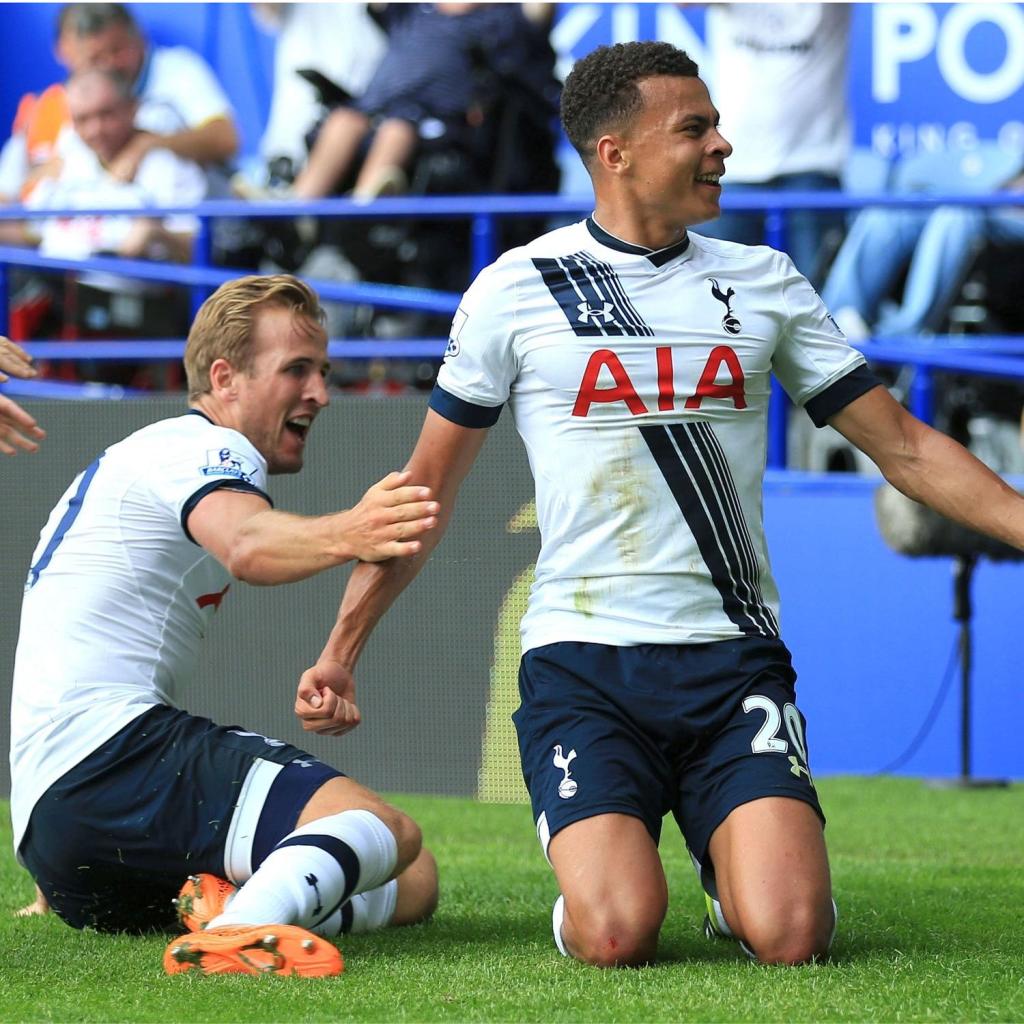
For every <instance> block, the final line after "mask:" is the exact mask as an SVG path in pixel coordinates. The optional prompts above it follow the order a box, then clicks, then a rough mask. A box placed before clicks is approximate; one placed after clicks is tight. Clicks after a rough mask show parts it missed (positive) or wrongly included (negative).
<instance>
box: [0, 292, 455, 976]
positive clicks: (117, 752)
mask: <svg viewBox="0 0 1024 1024" xmlns="http://www.w3.org/2000/svg"><path fill="white" fill-rule="evenodd" d="M322 322H323V312H322V310H321V308H320V305H319V302H318V300H317V297H316V295H315V294H314V293H313V292H312V291H311V290H310V289H309V288H308V287H307V286H306V285H305V284H303V283H302V282H300V281H299V280H297V279H296V278H293V277H288V276H285V275H282V276H277V277H247V278H240V279H238V280H235V281H231V282H228V283H227V284H225V285H223V286H221V287H220V288H219V289H218V290H217V291H216V292H215V293H214V294H213V295H212V296H211V297H210V298H209V299H207V301H206V302H205V303H204V304H203V306H202V307H201V309H200V310H199V313H198V314H197V316H196V319H195V322H194V324H193V326H192V329H191V331H190V333H189V338H188V342H187V345H186V352H185V367H186V373H187V376H188V382H189V404H190V406H191V408H190V410H189V411H188V412H187V413H186V414H185V415H182V416H178V417H174V418H171V419H167V420H163V421H160V422H157V423H153V424H151V425H150V426H147V427H144V428H143V429H141V430H138V431H136V432H135V433H134V434H131V435H130V436H128V437H126V438H125V439H124V440H122V441H119V442H118V443H116V444H113V445H111V446H110V447H109V448H108V449H107V450H106V451H104V452H102V453H100V454H99V455H98V456H97V458H96V459H95V460H94V461H93V462H92V463H91V464H90V465H89V466H88V467H86V468H85V469H84V470H83V471H82V473H80V474H79V475H78V477H76V478H75V480H73V481H72V483H71V485H70V486H69V487H68V489H67V491H66V492H65V493H64V495H63V496H62V497H61V499H60V500H59V501H58V502H57V504H56V506H55V507H54V509H53V511H52V513H51V514H50V517H49V519H48V521H47V523H46V525H45V526H44V527H43V530H42V532H41V534H40V538H39V543H38V545H37V547H36V549H35V552H34V553H33V555H32V560H31V566H30V568H29V572H28V578H27V581H26V585H25V597H24V602H23V605H22V616H21V627H20V632H19V637H18V646H17V650H16V654H15V666H14V685H13V697H12V706H11V780H12V787H11V817H12V822H13V826H14V844H15V850H16V851H17V854H18V857H19V860H20V861H21V863H23V864H24V865H25V866H26V867H27V868H28V869H29V871H30V872H31V874H32V876H33V877H34V878H35V880H36V883H37V886H38V888H39V893H40V897H41V902H40V903H39V904H38V905H37V906H36V908H34V909H36V910H39V909H43V908H44V907H45V905H46V904H47V903H48V904H49V906H50V907H51V908H52V909H53V910H54V911H55V912H56V913H57V914H58V915H59V916H60V917H61V918H62V919H63V920H64V921H65V922H67V923H68V924H70V925H72V926H73V927H78V928H82V927H92V928H96V929H98V930H101V931H125V930H130V931H141V930H146V929H148V928H154V927H160V928H165V927H167V926H168V925H170V924H172V923H173V921H174V909H173V907H172V897H174V896H175V895H176V894H178V892H179V889H180V890H181V895H180V902H179V912H180V916H181V921H182V922H183V923H184V924H185V925H186V926H187V927H189V929H190V933H189V934H187V935H184V936H183V937H182V938H180V939H178V940H177V941H176V942H174V943H172V944H171V946H170V947H168V950H167V952H166V954H165V957H164V967H165V969H166V970H167V971H168V972H169V973H177V972H180V971H185V970H192V969H198V970H200V971H203V972H209V973H224V972H238V973H250V974H260V973H266V972H268V971H273V972H276V973H281V974H290V973H293V972H294V973H299V974H304V975H323V974H335V973H337V972H338V971H340V970H341V969H342V962H341V957H340V954H339V953H338V950H337V949H336V947H335V946H334V945H333V944H332V943H331V942H330V941H325V940H330V939H331V938H333V937H335V936H337V935H339V934H341V933H343V932H348V931H364V930H367V929H370V928H376V927H380V926H382V925H385V924H404V923H412V922H415V921H419V920H422V919H423V918H425V917H426V916H428V915H429V914H430V913H431V912H432V911H433V908H434V905H435V903H436V899H437V875H436V867H435V865H434V861H433V858H432V857H431V855H430V854H429V853H428V852H427V851H426V850H425V849H424V848H423V847H422V845H421V835H420V830H419V828H418V827H417V826H416V824H415V823H414V822H413V821H412V820H411V819H410V818H408V817H407V816H406V815H404V814H403V813H402V812H400V811H398V810H397V809H395V808H393V807H391V806H389V805H388V804H385V803H384V802H383V801H382V800H381V799H380V797H378V796H377V795H376V794H374V793H372V792H371V791H370V790H368V789H366V788H364V787H362V786H360V785H359V784H358V783H356V782H355V781H354V780H353V779H351V778H348V777H346V776H344V775H343V774H342V773H340V772H338V771H337V770H335V769H334V768H331V767H329V766H327V765H325V764H323V763H322V762H320V761H319V760H318V759H317V758H315V757H312V756H310V755H309V754H305V753H303V752H302V751H301V750H298V749H297V748H295V747H293V746H291V745H289V744H286V743H283V742H281V741H280V740H275V739H271V738H268V737H265V736H262V735H260V734H258V733H254V732H250V731H248V730H247V729H245V728H240V727H238V726H228V727H222V726H217V725H215V724H214V723H213V722H211V721H209V720H207V719H205V718H198V717H196V716H193V715H189V714H188V713H187V712H185V711H183V710H179V709H177V708H176V706H175V699H176V693H177V691H178V689H179V688H180V686H181V684H182V681H183V679H185V678H186V677H187V676H188V675H189V674H190V673H191V672H192V670H193V666H194V664H195V662H196V659H197V658H198V656H199V652H200V642H201V640H202V638H203V635H204V634H205V632H206V631H207V629H208V627H209V621H210V618H211V616H212V615H213V614H215V612H216V611H217V609H218V607H219V606H220V604H221V602H222V601H223V600H224V599H225V598H226V596H227V595H228V592H229V590H230V588H231V586H232V585H233V583H234V581H235V580H243V581H245V582H248V583H252V584H256V585H261V586H263V585H273V584H283V583H289V582H293V581H296V580H301V579H304V578H306V577H308V576H311V575H313V574H314V573H318V572H322V571H324V570H326V569H329V568H331V567H333V566H336V565H339V564H341V563H343V562H347V561H350V560H352V559H368V560H374V559H380V558H403V557H408V556H411V555H412V554H415V553H416V552H417V551H418V550H419V549H420V547H421V544H422V539H421V538H422V537H423V535H424V534H425V533H426V532H427V531H429V530H430V529H431V528H432V527H433V526H434V525H435V523H436V516H437V511H438V506H437V503H436V502H434V501H432V500H431V498H430V492H429V490H427V489H426V488H423V487H419V486H413V485H412V483H411V482H410V476H409V474H408V473H391V474H389V475H388V476H387V477H385V478H384V479H383V480H381V481H380V482H379V483H378V484H376V485H374V486H373V487H371V488H370V489H369V490H368V491H367V492H366V494H365V495H364V496H363V498H362V499H361V501H360V502H359V503H358V504H357V505H355V507H353V508H351V509H348V510H343V511H340V512H336V513H333V514H331V515H324V516H314V517H309V516H297V515H291V514H289V513H287V512H280V511H277V510H275V509H274V508H273V507H272V504H271V501H270V498H269V497H268V495H267V493H266V488H267V479H268V477H269V476H273V475H274V474H278V473H297V472H299V470H301V468H302V465H303V459H304V453H305V447H306V444H307V441H308V436H309V433H310V431H311V429H312V427H313V425H314V421H315V420H316V418H317V416H318V415H319V414H320V412H321V411H322V410H323V408H324V407H325V406H326V405H327V402H328V395H327V387H326V382H325V376H326V372H327V369H328V362H327V337H326V334H325V332H324V329H323V327H322ZM314 703H315V702H314ZM300 717H301V716H300ZM320 731H322V730H320ZM186 876H192V877H191V878H190V879H189V881H187V882H185V885H184V887H182V883H183V881H184V880H185V878H186ZM26 909H29V910H31V909H32V908H26ZM203 925H206V928H205V930H204V929H203ZM270 926H273V927H270ZM268 934H269V935H272V937H273V942H271V941H269V940H268V939H267V935H268Z"/></svg>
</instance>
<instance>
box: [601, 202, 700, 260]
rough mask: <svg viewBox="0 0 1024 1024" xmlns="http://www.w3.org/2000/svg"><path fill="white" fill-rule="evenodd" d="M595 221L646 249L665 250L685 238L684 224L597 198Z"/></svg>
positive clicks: (611, 232)
mask: <svg viewBox="0 0 1024 1024" xmlns="http://www.w3.org/2000/svg"><path fill="white" fill-rule="evenodd" d="M594 220H595V221H597V223H598V224H600V225H601V227H602V228H604V230H605V231H607V232H608V233H609V234H611V235H614V236H615V237H616V238H619V239H621V240H622V241H623V242H629V243H630V244H631V245H642V246H644V247H645V248H647V249H652V250H657V249H665V248H667V247H668V246H670V245H675V243H676V242H679V241H681V240H682V239H683V238H685V237H686V225H685V224H679V223H675V222H669V221H666V220H665V219H664V218H663V217H660V216H658V215H657V214H654V213H651V212H650V211H646V210H642V209H639V208H636V207H628V206H624V205H622V204H619V203H616V204H611V203H608V202H602V201H601V200H600V199H598V201H597V204H596V206H595V207H594Z"/></svg>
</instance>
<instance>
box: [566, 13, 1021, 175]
mask: <svg viewBox="0 0 1024 1024" xmlns="http://www.w3.org/2000/svg"><path fill="white" fill-rule="evenodd" d="M632 39H662V40H665V41H667V42H670V43H674V44H675V45H676V46H678V47H680V48H681V49H684V50H686V51H687V52H688V53H689V54H690V55H691V56H692V57H693V58H694V59H695V60H696V61H697V63H698V64H700V63H702V62H704V61H705V60H706V55H705V52H704V41H703V40H704V11H703V8H702V7H701V6H699V5H697V6H693V7H688V6H685V5H684V6H680V5H677V4H672V3H655V4H643V3H616V4H589V3H582V4H562V5H560V6H559V12H558V19H557V22H556V24H555V27H554V31H553V33H552V42H553V43H554V45H555V48H556V50H557V52H558V54H559V63H560V68H561V70H562V71H563V72H567V71H568V69H569V67H571V65H572V61H573V60H574V59H575V58H577V57H579V56H582V55H583V54H585V53H587V52H589V51H590V50H591V49H593V48H594V47H595V46H600V45H603V44H609V43H615V42H626V41H629V40H632ZM849 64H850V74H849V90H850V106H851V110H852V111H853V121H854V132H855V136H854V137H855V142H856V145H858V146H861V147H866V148H870V149H873V150H874V151H875V152H877V153H879V154H880V155H882V156H886V157H891V156H895V155H897V154H898V153H907V152H913V151H916V150H919V149H926V150H934V149H942V148H946V147H970V146H971V145H972V144H973V143H974V142H975V141H976V140H979V139H986V140H992V141H999V142H1001V143H1003V144H1004V145H1006V146H1008V147H1010V148H1021V147H1024V4H1019V3H961V4H930V3H879V4H854V5H853V18H852V26H851V38H850V61H849Z"/></svg>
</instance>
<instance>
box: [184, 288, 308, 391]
mask: <svg viewBox="0 0 1024 1024" xmlns="http://www.w3.org/2000/svg"><path fill="white" fill-rule="evenodd" d="M264 306H274V307H279V308H282V309H290V310H291V311H292V312H293V313H296V314H299V315H300V316H304V317H306V318H307V319H309V320H311V321H313V322H314V323H316V324H319V325H320V326H323V324H324V320H325V316H324V311H323V308H322V307H321V305H320V299H319V298H318V297H317V294H316V292H314V291H313V289H312V288H310V287H309V285H308V284H306V283H305V282H303V281H300V280H299V279H298V278H297V277H293V276H292V275H291V274H271V275H255V274H254V275H252V276H250V277H239V278H236V279H235V280H234V281H227V282H226V283H225V284H222V285H221V286H220V287H219V288H218V289H217V290H216V291H215V292H214V293H213V294H212V295H211V296H210V297H209V298H208V299H207V300H206V301H205V302H204V303H203V304H202V306H200V307H199V312H198V313H197V314H196V318H195V320H193V321H192V329H191V330H190V331H189V332H188V341H187V342H186V343H185V375H186V377H187V378H188V397H189V400H190V401H191V400H193V399H196V398H198V397H199V396H200V395H205V394H208V393H209V392H210V367H211V366H213V364H214V362H216V360H218V359H226V360H227V361H228V362H229V363H230V364H231V365H232V366H233V367H234V368H235V369H236V370H243V371H244V370H248V369H249V368H250V367H251V366H252V357H253V352H252V329H253V322H254V320H255V317H256V313H257V312H258V311H259V309H260V308H261V307H264Z"/></svg>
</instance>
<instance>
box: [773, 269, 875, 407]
mask: <svg viewBox="0 0 1024 1024" xmlns="http://www.w3.org/2000/svg"><path fill="white" fill-rule="evenodd" d="M775 260H776V264H777V271H778V275H779V287H780V293H781V298H782V302H781V308H782V310H783V312H784V316H785V322H784V324H783V327H782V331H781V333H780V337H779V342H778V345H777V346H776V349H775V354H774V357H773V360H772V369H773V370H774V372H775V376H776V377H778V379H779V382H780V383H781V384H782V386H783V388H785V390H786V394H788V395H789V397H790V398H791V399H792V400H793V402H795V403H796V404H797V405H799V406H802V407H803V408H804V409H806V410H807V413H808V415H810V417H811V419H812V420H813V421H814V423H815V424H816V425H817V426H819V427H820V426H824V424H825V421H826V420H827V419H828V417H829V416H831V415H833V414H834V413H836V412H838V411H839V410H840V409H842V408H843V406H845V405H848V404H849V403H850V402H852V401H853V400H854V399H855V398H859V397H860V396H861V395H862V394H864V393H865V392H867V391H870V390H871V388H873V387H875V386H876V385H877V384H878V380H877V378H875V376H874V375H873V374H872V373H871V372H870V371H869V370H868V369H867V363H866V360H865V359H864V356H863V355H861V353H860V352H858V351H857V350H856V349H854V348H851V347H850V345H849V344H848V342H847V341H846V337H845V336H844V335H843V332H842V331H841V330H840V329H839V327H838V326H837V325H836V322H835V320H833V319H832V317H831V315H830V314H829V311H828V310H827V309H826V308H825V304H824V303H823V302H822V301H821V299H820V298H819V296H818V293H817V292H816V291H815V290H814V288H813V287H812V286H811V284H810V282H809V281H808V280H807V278H806V277H804V276H803V274H801V273H800V272H799V271H798V270H797V269H796V267H795V266H794V265H793V261H792V260H791V259H790V258H789V257H788V256H787V255H786V254H785V253H781V252H778V253H775Z"/></svg>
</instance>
